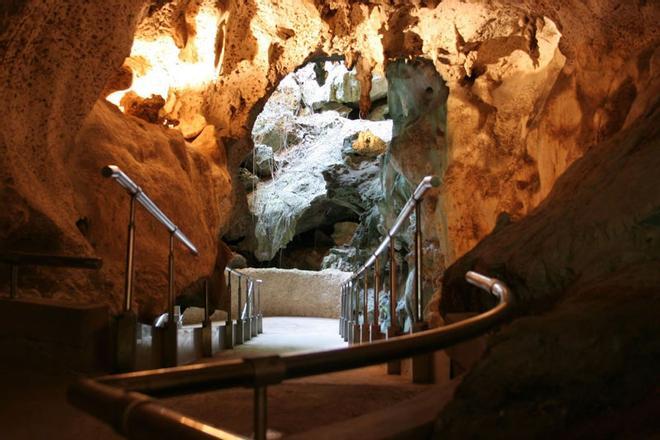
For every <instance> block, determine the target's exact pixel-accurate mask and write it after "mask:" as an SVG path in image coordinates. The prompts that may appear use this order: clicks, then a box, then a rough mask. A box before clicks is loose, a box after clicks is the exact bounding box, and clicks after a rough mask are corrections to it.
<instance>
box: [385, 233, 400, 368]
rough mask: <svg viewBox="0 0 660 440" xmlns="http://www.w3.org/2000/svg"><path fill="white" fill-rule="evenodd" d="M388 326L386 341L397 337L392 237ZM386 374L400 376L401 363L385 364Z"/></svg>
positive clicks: (396, 287) (396, 298) (395, 284)
mask: <svg viewBox="0 0 660 440" xmlns="http://www.w3.org/2000/svg"><path fill="white" fill-rule="evenodd" d="M389 258H390V326H389V327H388V328H387V339H391V338H394V337H396V336H399V325H398V322H397V316H396V306H397V301H398V294H397V291H398V287H399V286H398V280H397V268H398V265H397V263H396V253H395V249H394V237H391V236H390V248H389ZM387 374H401V361H400V360H398V359H397V360H394V361H390V362H388V363H387Z"/></svg>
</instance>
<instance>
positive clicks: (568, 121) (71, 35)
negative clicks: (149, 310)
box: [0, 0, 659, 308]
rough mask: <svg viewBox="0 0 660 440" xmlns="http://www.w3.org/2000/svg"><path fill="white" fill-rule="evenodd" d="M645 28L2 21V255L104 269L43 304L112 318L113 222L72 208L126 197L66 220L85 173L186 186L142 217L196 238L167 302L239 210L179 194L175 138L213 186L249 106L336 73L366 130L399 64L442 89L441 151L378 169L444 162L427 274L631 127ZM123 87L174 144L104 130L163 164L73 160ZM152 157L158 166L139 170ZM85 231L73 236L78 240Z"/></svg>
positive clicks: (70, 11)
mask: <svg viewBox="0 0 660 440" xmlns="http://www.w3.org/2000/svg"><path fill="white" fill-rule="evenodd" d="M658 9H659V8H658V6H657V4H656V3H654V2H624V3H622V2H618V1H614V0H593V1H589V2H583V1H577V0H553V1H550V0H546V1H531V0H528V1H520V2H519V1H501V2H490V1H488V2H486V1H470V2H462V1H458V0H446V1H443V2H423V1H417V2H403V1H371V2H367V1H364V2H349V1H345V0H336V1H316V2H313V1H309V0H279V1H266V0H250V1H213V2H212V1H183V0H182V1H175V2H168V1H158V2H151V1H144V2H139V1H134V0H110V1H106V2H101V3H99V2H92V3H90V2H78V1H71V2H65V3H64V2H56V1H54V0H44V1H41V2H29V3H28V2H25V1H20V0H13V1H10V2H4V3H3V5H2V7H1V8H0V25H1V26H0V29H1V30H0V59H1V60H2V64H1V66H0V102H2V103H3V106H2V108H1V109H0V116H1V117H2V121H3V126H2V129H1V131H0V153H1V154H0V178H1V179H2V182H3V183H2V202H3V207H4V209H3V213H2V215H0V225H2V228H1V229H0V242H1V243H2V245H3V247H10V248H22V249H31V250H50V251H60V252H66V253H73V254H80V253H86V254H98V255H101V256H103V257H106V267H107V269H104V271H107V273H105V272H104V273H103V275H102V276H101V277H100V280H101V281H99V279H96V280H91V279H87V278H85V279H84V280H80V283H81V284H80V283H79V285H78V287H75V286H74V288H73V289H72V290H71V292H69V293H67V292H62V290H65V289H64V288H59V289H58V290H59V291H60V294H62V295H64V296H65V297H71V298H76V297H78V296H79V292H78V293H77V291H78V290H79V289H80V285H85V283H87V285H89V283H91V284H92V285H96V286H99V285H105V286H107V290H109V291H111V292H112V294H111V295H110V296H107V295H104V296H103V298H108V297H112V298H114V299H113V300H112V303H113V305H118V304H119V302H120V301H119V297H120V296H121V283H120V282H119V281H118V280H115V275H116V273H119V272H120V268H121V264H122V263H121V261H118V258H119V256H120V255H121V253H122V249H123V240H107V241H103V243H104V245H103V246H101V245H100V244H99V243H100V242H99V241H95V240H91V239H90V236H89V234H99V235H103V234H108V236H109V237H116V236H123V231H124V229H125V225H124V222H123V218H122V217H121V216H119V215H116V216H108V215H104V216H101V215H99V213H98V212H96V211H94V210H89V209H88V206H93V205H94V204H96V203H99V199H101V200H102V199H103V198H105V197H117V200H116V201H114V202H113V203H114V204H116V205H117V206H118V208H117V209H120V208H119V206H121V200H123V199H121V198H120V197H124V195H123V194H119V192H118V191H116V188H112V187H110V186H109V184H108V183H106V182H102V181H100V180H97V181H89V182H88V184H90V185H95V186H98V191H96V192H94V193H93V194H89V195H87V196H85V197H86V198H85V200H81V195H80V193H79V192H78V191H77V189H76V187H77V185H79V183H75V182H77V180H78V177H79V175H81V174H83V175H84V174H85V173H90V175H93V173H94V172H96V171H95V170H96V168H98V166H99V165H100V164H101V162H112V161H114V162H117V163H119V164H120V165H123V166H125V167H126V168H127V171H129V172H130V173H131V174H134V175H135V176H136V179H138V180H141V181H145V182H153V184H152V186H149V185H148V184H146V183H145V187H146V188H147V189H150V190H151V191H152V192H155V193H156V194H160V188H168V187H174V186H181V185H182V183H181V181H182V180H183V181H185V185H183V186H186V185H189V184H190V190H189V191H190V193H186V194H181V195H180V196H181V197H179V198H178V199H177V200H178V201H182V200H185V202H181V203H174V201H173V199H172V198H169V199H168V195H167V194H163V195H162V198H163V200H158V201H159V202H162V203H165V204H166V207H167V209H166V211H167V212H168V213H169V214H170V215H171V216H172V217H173V218H174V220H175V221H176V222H178V223H182V224H186V222H188V221H190V220H189V218H190V213H191V212H194V213H195V216H197V217H200V222H201V223H202V224H204V226H203V227H200V228H199V233H200V234H201V235H204V234H206V235H210V236H211V237H213V238H212V240H211V242H209V243H208V244H205V245H204V254H205V255H206V256H205V257H203V258H202V259H201V260H200V261H196V260H194V259H192V258H188V257H182V258H181V259H180V260H181V261H180V265H181V267H182V272H183V274H182V276H180V277H179V278H178V280H177V282H178V284H179V285H180V286H179V287H183V286H185V285H188V284H189V283H191V282H192V281H194V280H195V279H196V278H197V277H198V276H201V275H205V274H208V273H209V272H210V271H211V270H212V268H213V262H214V257H215V253H216V248H217V243H218V237H219V236H221V234H222V233H223V232H224V231H225V230H226V228H227V224H228V223H229V222H230V220H231V212H232V211H233V206H236V205H237V204H240V203H245V201H244V199H243V198H242V197H241V196H240V195H238V194H237V193H235V192H232V193H230V192H228V191H225V190H223V191H220V192H218V193H212V192H209V191H210V190H209V186H206V185H204V186H199V185H198V184H195V183H194V182H195V177H194V173H192V172H191V171H190V168H187V166H186V165H185V163H187V161H188V160H189V159H186V158H187V157H191V158H192V157H197V156H196V153H195V146H194V144H191V143H190V142H187V141H185V140H184V139H183V137H185V138H187V139H188V140H192V139H193V138H194V137H195V136H196V135H197V134H198V133H199V132H200V131H201V130H202V129H204V127H205V126H207V125H212V126H213V132H214V133H215V134H214V136H212V137H213V138H215V142H216V147H215V148H216V150H217V152H218V154H217V155H216V157H212V156H206V158H205V159H202V158H197V159H194V161H195V163H198V165H199V166H200V167H203V166H206V165H208V166H209V167H215V166H218V167H220V168H221V169H223V170H224V171H222V172H221V173H220V174H221V175H224V173H229V174H231V173H234V172H235V169H236V167H237V166H238V164H239V163H240V162H241V161H242V160H243V158H244V157H245V156H246V154H247V153H248V152H249V151H250V150H251V148H252V142H251V139H250V131H251V127H252V124H253V122H254V119H255V118H256V116H257V114H258V112H259V111H260V109H261V108H262V106H263V104H264V102H265V100H266V99H267V97H268V96H269V94H270V93H271V92H272V90H274V88H275V87H276V86H277V84H278V82H279V80H280V79H281V78H283V77H284V76H285V75H286V74H287V73H289V72H291V71H293V70H294V69H296V68H298V67H299V66H301V65H303V64H304V63H305V62H306V61H307V60H310V59H313V58H316V57H327V56H342V57H344V59H345V61H346V63H347V64H348V65H351V66H352V65H354V66H356V67H357V71H358V75H359V77H360V78H361V79H362V84H363V95H364V96H363V99H362V102H361V105H362V107H363V110H364V109H366V108H367V107H368V105H369V102H368V100H367V95H368V89H369V84H368V82H369V79H370V78H371V72H372V71H378V72H381V71H384V69H385V67H386V65H387V64H388V63H389V62H390V61H391V60H393V59H396V58H401V57H403V58H407V59H408V58H416V57H421V58H425V59H427V60H428V62H430V63H431V65H432V66H433V67H434V68H435V70H436V71H437V72H439V74H440V75H441V77H442V79H443V80H444V81H445V82H446V84H447V87H448V90H449V96H448V100H447V104H446V114H447V124H446V131H445V132H443V133H437V135H436V136H429V138H428V139H413V141H414V143H415V144H416V145H417V147H419V148H417V149H412V150H407V149H406V148H402V149H401V150H400V152H399V153H397V155H396V156H397V157H395V160H396V161H397V162H398V163H400V164H402V166H401V168H402V169H406V170H408V171H406V173H407V177H408V178H409V179H410V180H411V181H414V180H416V179H417V178H418V174H419V173H420V172H421V168H420V169H416V167H417V165H418V164H425V163H426V158H425V157H420V155H423V154H424V153H423V152H424V151H425V149H426V151H435V153H434V154H436V155H437V154H439V155H440V157H441V158H442V164H443V165H442V167H443V169H444V170H445V171H444V176H443V181H444V184H443V187H442V188H441V190H440V191H439V192H438V193H437V194H436V195H435V196H434V200H435V202H436V203H432V204H430V205H429V206H427V207H426V208H425V209H427V210H428V211H429V212H428V214H429V215H432V219H433V221H429V222H426V229H427V230H426V231H425V235H426V236H427V237H428V239H429V246H430V247H431V248H432V250H433V252H431V254H432V255H433V259H434V260H433V261H434V264H433V265H432V266H431V265H429V267H435V268H438V267H443V266H445V265H446V264H449V263H450V262H452V261H453V260H454V259H455V258H456V257H458V256H460V255H462V254H463V253H465V252H466V251H467V250H469V249H470V248H471V247H472V246H473V245H474V244H475V243H477V241H478V240H479V239H481V238H482V237H483V236H484V235H485V234H486V233H487V232H488V231H490V230H491V229H492V228H493V226H494V225H495V220H496V218H497V216H498V214H500V213H501V212H508V213H509V214H510V215H511V216H512V217H513V218H519V217H522V216H524V215H526V214H527V213H528V212H530V210H531V209H533V208H534V207H535V206H537V205H538V204H539V202H540V201H541V200H543V198H544V197H545V196H546V195H547V194H548V192H549V191H550V189H551V188H552V185H553V184H554V181H555V180H556V178H557V176H559V175H560V174H561V173H562V172H563V171H564V170H565V169H566V167H567V166H568V165H569V164H570V163H572V162H573V161H574V160H575V159H577V158H578V157H580V156H581V155H582V154H583V153H584V152H585V151H586V150H588V149H589V148H590V147H591V146H593V145H595V144H596V143H597V142H598V141H601V140H604V139H607V138H609V137H611V136H612V135H613V134H615V133H616V132H618V131H619V130H620V129H621V128H622V127H624V126H626V125H629V124H630V123H631V122H632V121H633V120H634V119H635V118H636V117H638V116H639V115H640V114H643V112H644V110H645V108H646V107H647V106H648V105H649V104H650V103H652V97H653V96H655V95H657V76H658V75H657V63H658V56H657V54H656V47H657V41H658V30H657V26H656V25H655V24H656V23H657V22H658V21H659V20H658V18H659V11H658ZM131 47H132V49H131ZM191 66H195V67H194V69H193V70H190V67H191ZM127 69H130V70H131V71H132V73H133V75H134V79H135V81H134V89H135V91H136V92H138V93H141V94H143V95H148V94H151V93H158V94H161V95H163V98H164V100H165V101H166V104H165V107H164V112H165V113H166V116H167V118H164V120H163V121H161V122H163V123H166V124H168V125H169V126H175V125H176V124H177V122H178V124H179V125H177V127H178V128H177V129H174V130H170V129H169V128H167V127H164V126H163V127H157V126H149V127H147V126H144V125H143V124H144V122H143V121H140V120H138V119H136V118H132V117H128V116H121V115H120V114H118V113H115V114H114V115H115V116H113V118H115V117H117V118H119V119H118V121H115V122H117V123H119V121H121V124H125V125H126V127H127V130H128V131H129V132H130V130H141V129H142V130H147V131H149V130H152V129H158V130H160V131H162V133H163V136H165V137H166V138H169V139H171V141H169V143H166V144H168V145H181V147H176V148H174V147H172V148H174V150H175V151H178V153H177V154H174V155H172V156H168V155H161V154H160V153H158V152H159V151H160V149H156V150H151V147H148V146H145V145H138V146H136V147H135V148H134V149H131V150H130V151H131V152H130V160H128V159H129V158H124V159H123V160H122V157H124V156H123V155H124V154H125V153H124V151H125V150H123V149H122V147H121V145H122V142H119V141H117V142H113V145H114V146H115V149H116V151H114V152H113V153H111V154H109V155H101V154H100V151H103V149H102V148H100V147H99V145H97V141H96V139H94V137H93V136H86V137H85V138H84V144H83V145H79V146H78V147H76V148H72V146H73V145H76V142H80V138H78V140H76V139H77V138H76V136H77V135H78V133H79V132H80V130H81V128H83V129H84V132H85V133H90V129H91V128H92V127H97V129H98V130H99V132H103V131H104V130H110V132H112V130H114V128H112V127H114V126H115V122H113V123H110V122H109V120H107V118H100V120H101V121H102V122H101V125H90V124H97V123H98V121H99V117H100V116H101V115H100V113H101V112H103V113H105V112H106V110H101V109H105V107H103V106H100V105H99V104H98V103H97V100H99V99H104V98H105V97H106V96H107V95H109V94H111V92H113V91H116V90H121V89H124V88H125V87H126V85H127V73H128V70H127ZM191 72H194V73H191ZM165 95H167V96H165ZM112 99H114V100H115V102H116V96H115V97H114V98H111V100H112ZM154 105H158V104H157V102H154ZM120 116H121V117H120ZM140 127H142V128H140ZM164 145H165V144H164ZM411 151H416V152H415V153H414V154H411ZM418 151H421V153H420V152H418ZM74 152H75V153H74ZM73 154H75V155H76V158H75V162H76V163H77V164H78V165H77V166H80V167H89V169H84V170H80V169H74V168H72V163H73V162H72V160H73V157H72V155H73ZM80 155H83V158H81V157H79V156H80ZM225 155H226V158H227V159H226V162H224V159H221V158H223V157H224V156H225ZM154 157H158V161H160V162H161V163H160V164H159V165H158V166H151V165H150V160H151V159H153V158H154ZM168 157H170V158H169V159H168ZM101 158H102V160H101ZM191 160H192V159H191ZM182 164H183V165H182ZM204 164H206V165H204ZM164 169H170V170H172V171H171V172H169V173H164V172H161V170H164ZM175 169H176V170H179V169H182V170H183V171H184V172H183V173H182V174H179V173H178V172H174V170H175ZM440 171H442V170H440ZM227 181H229V179H227ZM227 185H230V184H229V183H228V184H227ZM231 186H232V187H233V188H235V187H236V186H237V185H231ZM192 192H200V193H204V195H203V196H202V197H201V198H199V197H197V196H195V195H193V194H192ZM159 197H160V196H159ZM193 200H199V203H197V202H195V203H192V202H191V201H193ZM82 218H87V223H89V227H87V229H85V230H86V231H87V232H83V231H81V230H80V228H79V227H76V223H77V222H79V221H80V219H82ZM211 219H219V220H213V221H211ZM191 228H192V229H195V227H194V226H191ZM206 228H208V229H206ZM90 230H92V232H89V231H90ZM99 231H106V232H99ZM160 232H162V231H159V230H157V229H156V228H145V230H144V231H143V232H141V236H144V238H141V240H143V241H144V242H145V243H152V244H151V245H148V246H147V245H146V244H145V247H146V251H148V252H146V254H147V255H161V253H162V250H160V251H159V250H157V249H160V247H161V242H164V240H162V239H161V238H159V235H158V234H160ZM189 233H191V234H196V233H198V232H189ZM37 238H38V239H37ZM201 241H202V242H204V243H206V240H204V239H201ZM163 247H164V244H163ZM156 260H158V261H156ZM143 264H144V265H145V268H143V272H145V273H148V274H150V275H149V276H147V277H146V278H148V279H149V280H150V281H149V282H148V283H147V282H146V281H140V279H138V283H137V285H138V290H140V291H141V292H142V295H147V296H149V295H151V296H152V297H153V298H154V301H155V303H156V306H155V307H156V308H157V307H159V306H160V304H159V303H162V300H158V299H155V298H160V297H159V296H158V295H157V294H154V293H147V292H151V291H159V290H162V288H163V283H164V277H163V280H162V281H158V280H159V279H160V277H161V276H162V275H163V272H164V269H165V265H164V264H162V262H161V261H160V257H157V258H153V259H150V258H149V257H146V258H145V261H144V262H143ZM111 274H114V275H113V276H111ZM430 275H431V278H433V277H434V276H435V274H430ZM104 283H105V284H104ZM90 290H94V289H90ZM138 296H140V295H139V294H138Z"/></svg>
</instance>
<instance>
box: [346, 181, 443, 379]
mask: <svg viewBox="0 0 660 440" xmlns="http://www.w3.org/2000/svg"><path fill="white" fill-rule="evenodd" d="M438 185H440V179H439V178H438V177H437V176H426V177H424V178H423V179H422V180H421V181H420V182H419V184H418V185H417V187H416V188H415V190H414V191H413V194H412V195H411V196H410V198H409V199H408V200H407V201H406V203H405V205H404V206H403V208H402V209H401V212H400V213H399V215H398V216H397V218H396V220H395V221H394V225H393V226H392V227H391V228H390V230H389V231H388V232H387V235H386V236H385V237H384V238H383V240H382V241H381V242H380V244H379V245H378V247H377V248H376V250H375V251H374V252H373V253H372V254H371V255H370V256H369V258H368V259H367V261H366V262H365V263H364V264H363V265H362V267H360V268H359V269H358V270H357V271H355V272H354V273H353V274H352V275H351V277H350V278H349V279H348V280H346V281H345V282H344V283H342V285H341V286H340V288H341V293H340V317H339V334H340V336H341V337H342V338H344V340H345V341H348V342H349V343H357V342H369V341H374V340H377V339H380V338H382V337H383V336H384V335H383V334H382V333H381V330H380V326H379V310H378V309H379V293H380V291H381V288H382V287H383V285H384V283H383V280H382V277H381V264H380V260H379V258H380V256H381V255H382V254H384V253H386V252H387V251H388V250H389V252H387V253H388V257H389V261H390V277H389V284H390V310H389V314H390V326H389V329H388V330H387V336H388V337H393V336H397V335H399V333H400V330H399V328H398V325H397V324H396V319H395V318H396V299H397V286H396V283H397V277H396V272H397V267H396V266H397V264H396V258H395V251H394V242H393V240H394V236H395V235H396V234H397V232H399V230H400V229H401V227H402V225H403V224H404V222H405V221H406V220H408V219H409V218H410V216H411V215H412V214H413V212H414V213H415V248H414V255H415V278H414V295H413V300H414V310H413V313H412V316H411V320H412V324H413V325H412V327H413V328H412V330H413V331H421V330H424V329H425V323H424V320H423V316H422V309H423V306H422V300H423V299H422V210H421V203H422V199H423V198H424V196H425V195H426V192H427V191H428V190H429V189H431V188H433V187H437V186H438ZM372 266H373V288H374V289H373V290H374V295H373V310H374V311H373V319H372V323H371V325H369V318H368V300H369V298H368V292H369V271H370V269H371V268H372ZM360 278H363V280H362V281H361V280H360ZM360 297H361V298H360ZM360 303H361V305H362V310H360ZM360 314H362V317H363V319H362V325H361V326H360V324H359V322H358V321H359V315H360ZM388 371H389V370H388Z"/></svg>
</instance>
